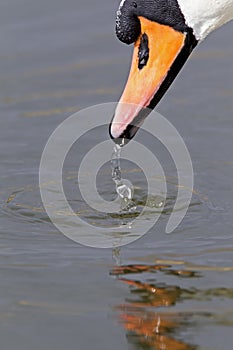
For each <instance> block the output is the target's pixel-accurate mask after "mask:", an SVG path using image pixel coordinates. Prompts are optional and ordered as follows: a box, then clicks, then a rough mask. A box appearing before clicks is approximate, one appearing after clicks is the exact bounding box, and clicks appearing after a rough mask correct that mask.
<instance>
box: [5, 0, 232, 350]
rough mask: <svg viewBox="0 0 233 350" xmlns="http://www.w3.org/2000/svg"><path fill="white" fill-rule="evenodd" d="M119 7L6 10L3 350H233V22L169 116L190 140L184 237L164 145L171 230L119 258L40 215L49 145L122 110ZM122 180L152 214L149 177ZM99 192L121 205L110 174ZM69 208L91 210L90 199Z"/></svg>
mask: <svg viewBox="0 0 233 350" xmlns="http://www.w3.org/2000/svg"><path fill="white" fill-rule="evenodd" d="M117 6H118V1H107V0H102V1H99V2H93V1H89V0H85V1H84V0H81V1H77V0H76V1H74V0H67V1H61V0H56V1H44V0H41V1H37V2H36V1H29V0H17V1H16V0H8V1H5V2H3V3H2V4H1V11H0V44H1V53H0V72H1V74H0V84H1V93H0V102H1V103H0V111H1V112H0V113H1V115H0V134H1V143H0V145H1V148H0V161H1V183H0V186H1V187H0V203H1V209H0V219H1V221H0V238H1V241H0V325H1V327H0V339H1V340H0V341H1V349H2V350H12V349H15V348H17V349H24V350H28V349H33V350H37V349H38V350H42V349H46V350H47V349H62V350H63V349H91V348H95V349H109V348H111V349H134V350H139V349H150V350H151V349H169V350H170V349H172V350H174V349H175V350H180V349H182V350H183V349H187V350H191V349H192V350H193V349H195V350H196V349H206V350H207V349H208V350H209V349H214V350H217V349H218V350H220V349H221V350H231V349H232V344H233V336H232V326H233V282H232V281H233V248H232V247H233V215H232V208H233V185H232V173H233V154H232V148H233V141H232V131H233V118H232V112H233V102H232V101H233V99H232V97H233V84H232V73H233V65H232V58H233V48H232V31H233V23H229V24H228V25H227V26H225V27H223V28H222V29H220V30H218V31H217V32H216V33H214V34H212V35H211V36H210V37H209V38H208V40H206V42H204V43H203V44H202V45H201V46H200V47H199V48H198V49H197V50H196V51H195V54H194V55H193V56H192V57H191V59H190V60H189V62H188V63H187V64H186V66H185V68H184V69H183V71H182V73H181V74H180V76H179V77H178V79H177V80H176V83H175V84H174V85H173V87H172V88H171V89H170V91H169V92H168V93H167V95H166V97H165V98H164V99H163V101H162V102H161V103H160V105H159V107H158V110H159V111H160V112H161V113H162V114H163V115H164V116H166V117H167V118H168V119H169V120H170V121H171V122H172V123H173V124H174V125H175V127H176V128H177V130H179V132H180V134H181V135H182V137H183V138H184V140H185V142H186V144H187V147H188V148H189V151H190V154H191V157H192V161H193V166H194V172H195V190H194V193H193V201H192V205H191V206H190V209H189V211H188V213H187V215H186V217H185V219H184V220H183V222H182V224H181V225H180V226H179V227H178V228H177V229H176V230H175V232H173V233H172V234H170V235H166V234H165V233H164V232H165V231H164V228H165V225H166V222H167V220H168V217H169V215H170V212H171V209H172V205H173V204H174V198H175V196H176V174H175V171H174V169H175V168H174V166H173V165H171V160H170V158H169V157H168V156H167V155H166V154H165V152H164V150H163V149H162V148H160V146H159V145H158V151H157V152H156V155H157V156H160V160H161V163H162V164H163V168H164V170H166V175H167V178H168V185H169V198H168V200H167V202H166V205H165V208H164V211H163V215H162V217H161V220H159V221H158V223H157V224H156V226H155V227H154V228H153V229H152V230H151V231H150V232H149V233H148V234H147V235H145V236H144V237H143V238H141V239H139V240H137V241H136V242H135V243H132V244H130V245H128V246H125V247H123V248H121V249H120V250H118V251H114V252H112V251H111V250H101V249H91V248H87V247H83V246H81V245H78V244H77V243H75V242H72V241H71V240H69V239H68V238H66V237H64V236H63V235H62V234H61V233H60V232H58V231H57V229H56V228H55V227H54V226H53V225H52V224H51V222H50V220H49V219H48V217H47V215H46V213H45V211H44V209H43V206H42V202H41V199H40V194H39V188H38V168H39V162H40V157H41V154H42V151H43V148H44V146H45V143H46V141H47V139H48V137H49V136H50V134H51V133H52V132H53V130H54V129H55V128H56V127H57V126H58V125H59V124H60V123H61V122H62V121H63V120H65V118H66V117H68V116H69V115H70V114H72V113H74V112H75V111H77V110H78V109H80V108H83V107H87V106H91V105H94V104H99V103H102V102H109V101H116V100H117V99H118V98H119V95H120V93H121V91H122V88H123V85H124V83H125V80H126V76H127V72H128V68H129V64H130V55H131V49H130V48H129V47H127V46H124V45H122V44H121V43H120V42H118V41H117V40H116V38H115V35H114V18H115V11H116V8H117ZM102 134H104V131H103V130H100V131H99V132H98V131H96V134H95V135H94V136H93V135H92V138H91V137H90V140H89V143H88V141H87V140H86V142H85V143H83V147H81V149H79V152H78V153H76V158H72V157H70V159H69V161H68V162H67V165H66V168H65V172H64V182H65V186H66V188H67V193H68V194H69V193H71V194H72V188H73V186H76V185H77V184H76V177H77V176H76V175H77V174H76V163H75V162H76V161H77V158H78V157H79V156H80V157H81V155H80V154H82V153H85V148H86V147H88V146H91V144H92V142H93V138H95V139H96V140H97V141H98V140H101V138H102V137H104V136H103V135H102ZM142 139H143V133H139V134H138V136H137V140H138V141H140V140H142ZM110 154H111V150H110ZM74 159H75V161H74ZM122 168H123V169H125V170H126V172H128V173H127V178H129V179H130V181H132V183H133V184H134V185H136V186H137V188H138V189H139V190H138V193H136V194H135V195H136V199H137V207H140V205H141V206H143V204H144V203H145V195H146V188H144V184H145V181H144V179H143V178H142V174H141V173H140V171H134V170H135V168H134V165H132V164H130V162H128V163H127V162H126V163H125V164H124V163H122ZM136 170H137V169H136ZM99 183H100V186H102V187H101V190H102V193H103V196H108V194H109V193H110V194H111V195H114V192H115V188H114V184H113V182H112V179H111V169H110V163H109V164H106V166H105V167H103V169H101V171H100V178H99ZM70 190H71V192H69V191H70ZM70 200H71V202H72V201H73V205H74V206H76V207H77V208H78V209H80V208H81V209H82V206H83V205H84V204H83V203H82V200H81V198H79V197H78V196H74V197H71V198H70ZM84 209H85V208H84ZM85 215H86V220H89V219H90V220H91V219H92V220H94V221H95V222H99V221H100V222H101V223H102V224H104V223H106V225H107V224H108V220H110V219H109V217H107V216H103V215H102V216H100V215H99V214H98V213H94V214H93V213H89V211H88V210H87V211H86V214H84V216H85ZM93 215H94V219H93ZM111 219H112V218H111ZM112 255H113V256H112Z"/></svg>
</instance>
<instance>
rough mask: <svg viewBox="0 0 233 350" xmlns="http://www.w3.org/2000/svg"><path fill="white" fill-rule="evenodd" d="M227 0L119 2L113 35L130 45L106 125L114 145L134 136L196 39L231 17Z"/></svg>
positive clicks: (230, 1)
mask: <svg viewBox="0 0 233 350" xmlns="http://www.w3.org/2000/svg"><path fill="white" fill-rule="evenodd" d="M232 6H233V0H221V1H220V0H205V1H203V0H195V1H193V0H192V1H191V0H135V1H132V0H122V1H121V3H120V6H119V9H118V11H117V18H116V34H117V37H118V39H119V40H120V41H122V42H123V43H125V44H128V45H129V44H133V45H134V50H133V57H132V63H131V69H130V73H129V77H128V80H127V83H126V86H125V89H124V91H123V93H122V96H121V98H120V101H119V103H118V105H117V107H116V110H115V113H114V116H113V119H112V121H111V123H110V128H109V131H110V136H111V137H112V138H113V139H114V140H115V141H116V142H118V141H119V143H121V142H122V139H123V138H124V139H125V142H124V143H126V142H127V140H130V139H132V138H133V137H134V135H135V134H136V132H137V130H138V129H139V127H140V125H141V124H142V123H143V121H144V119H145V118H146V117H147V115H148V114H149V112H150V110H151V109H153V108H154V107H155V106H156V105H157V103H158V102H159V101H160V99H161V98H162V96H163V95H164V93H165V92H166V91H167V89H168V88H169V86H170V85H171V83H172V82H173V80H174V79H175V77H176V76H177V74H178V73H179V71H180V70H181V68H182V66H183V65H184V63H185V62H186V60H187V59H188V57H189V55H190V53H191V52H192V50H193V49H194V48H195V46H196V45H197V43H198V42H199V41H201V40H203V39H204V38H205V37H206V36H207V35H208V34H209V33H210V32H211V31H213V30H214V29H216V28H218V27H219V26H221V25H222V24H224V23H226V22H227V21H228V20H230V19H231V18H232V17H233V7H232Z"/></svg>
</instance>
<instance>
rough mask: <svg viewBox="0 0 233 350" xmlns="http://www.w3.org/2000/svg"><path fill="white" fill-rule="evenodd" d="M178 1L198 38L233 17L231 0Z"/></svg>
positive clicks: (202, 37)
mask: <svg viewBox="0 0 233 350" xmlns="http://www.w3.org/2000/svg"><path fill="white" fill-rule="evenodd" d="M178 3H179V6H180V9H181V11H182V13H183V15H184V17H185V20H186V24H187V25H188V26H189V27H191V28H193V31H194V34H195V36H196V38H197V39H198V40H203V39H204V38H205V37H206V36H207V35H208V34H209V33H210V32H212V31H213V30H214V29H217V28H219V27H221V26H222V25H223V24H224V23H226V22H228V21H230V20H231V19H233V0H178Z"/></svg>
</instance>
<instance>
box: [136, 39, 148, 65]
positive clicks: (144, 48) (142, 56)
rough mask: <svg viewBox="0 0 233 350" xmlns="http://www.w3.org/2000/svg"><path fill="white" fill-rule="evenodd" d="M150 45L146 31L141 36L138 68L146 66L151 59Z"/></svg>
mask: <svg viewBox="0 0 233 350" xmlns="http://www.w3.org/2000/svg"><path fill="white" fill-rule="evenodd" d="M149 51H150V50H149V46H148V36H147V35H146V34H145V33H144V34H143V35H142V37H141V41H140V45H139V50H138V69H140V70H141V69H142V68H143V67H145V66H146V64H147V61H148V59H149Z"/></svg>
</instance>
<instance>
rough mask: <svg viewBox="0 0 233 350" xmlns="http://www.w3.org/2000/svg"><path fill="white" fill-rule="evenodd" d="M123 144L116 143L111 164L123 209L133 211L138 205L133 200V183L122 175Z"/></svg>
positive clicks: (123, 210)
mask: <svg viewBox="0 0 233 350" xmlns="http://www.w3.org/2000/svg"><path fill="white" fill-rule="evenodd" d="M120 159H121V146H120V145H115V146H114V149H113V154H112V159H111V165H112V179H113V181H114V182H115V185H116V192H117V194H118V196H119V197H120V198H121V211H122V212H133V211H135V210H136V205H135V203H134V201H133V185H132V183H131V182H130V181H129V180H127V179H123V178H122V176H121V166H120Z"/></svg>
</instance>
